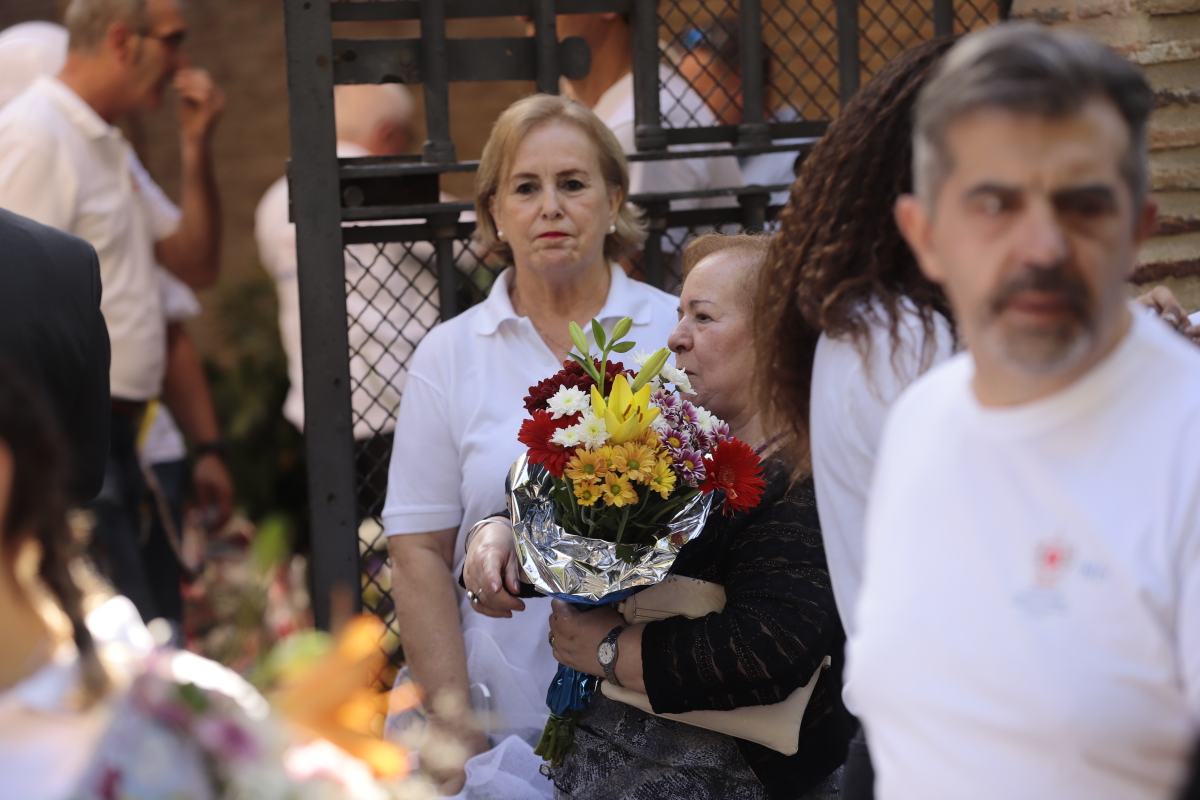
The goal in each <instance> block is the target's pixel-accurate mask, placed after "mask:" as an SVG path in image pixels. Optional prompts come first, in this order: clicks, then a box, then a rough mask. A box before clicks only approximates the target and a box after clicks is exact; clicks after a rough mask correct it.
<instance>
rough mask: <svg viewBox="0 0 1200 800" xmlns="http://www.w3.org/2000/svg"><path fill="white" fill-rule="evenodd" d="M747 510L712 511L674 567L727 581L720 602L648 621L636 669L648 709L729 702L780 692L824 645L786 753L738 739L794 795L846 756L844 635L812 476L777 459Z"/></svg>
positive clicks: (778, 792) (758, 770)
mask: <svg viewBox="0 0 1200 800" xmlns="http://www.w3.org/2000/svg"><path fill="white" fill-rule="evenodd" d="M765 468H766V470H765V477H766V479H767V486H766V489H765V491H764V493H763V497H762V501H761V502H760V503H759V506H758V507H757V508H756V509H755V510H754V511H752V512H749V513H745V514H737V515H734V516H732V517H725V516H722V515H721V514H720V512H714V514H713V516H712V517H710V520H709V523H708V525H707V526H706V527H705V529H704V532H703V533H702V534H701V535H700V537H699V538H698V539H696V540H695V541H694V542H692V543H691V544H689V545H688V546H687V547H685V548H684V549H683V551H682V552H681V553H680V554H679V557H678V558H677V559H676V561H675V566H674V568H673V570H672V572H674V573H676V574H679V575H684V576H687V577H692V578H699V579H702V580H707V581H712V582H714V583H719V584H722V585H723V586H724V587H725V593H726V605H725V609H724V611H722V612H720V613H714V614H709V615H708V616H705V617H702V618H700V619H686V618H683V617H672V618H670V619H665V620H661V621H658V622H652V623H650V624H648V625H647V626H646V629H645V633H644V634H643V636H642V672H643V678H644V680H645V683H646V693H647V695H648V696H649V698H650V703H651V705H652V706H653V707H654V710H655V711H657V712H659V713H664V712H667V713H678V712H684V711H694V710H697V709H730V708H737V707H739V706H747V705H765V704H769V703H777V702H780V701H782V700H783V699H785V698H786V697H787V696H788V695H790V694H791V693H792V692H793V691H795V690H796V689H797V688H799V687H800V686H801V685H803V684H804V683H805V682H806V681H807V680H808V679H809V678H810V677H811V676H812V674H813V672H814V671H815V670H816V669H817V667H818V666H819V665H820V663H821V661H822V660H823V659H824V657H825V656H826V655H829V656H831V658H832V660H833V666H832V667H831V668H830V669H828V670H826V671H825V672H823V673H822V675H821V678H820V680H819V681H818V683H817V687H816V690H815V691H814V693H813V696H812V699H811V700H810V702H809V705H808V708H807V710H806V711H805V716H804V722H803V725H802V727H801V730H800V742H799V746H800V749H799V751H798V752H797V753H796V754H795V755H794V756H784V755H781V754H780V753H777V752H775V751H773V750H769V749H767V748H764V747H761V746H759V745H756V744H753V743H750V742H745V741H742V740H738V745H739V748H740V750H741V752H742V755H743V756H744V757H745V759H746V761H747V763H748V764H749V765H750V766H751V768H752V769H753V770H754V772H755V774H756V775H758V777H759V779H760V780H762V782H763V784H764V786H765V787H766V788H767V790H768V792H769V793H770V795H771V796H772V797H796V796H798V795H800V794H803V793H804V791H805V790H806V789H807V787H809V786H811V785H813V784H815V783H816V782H818V781H819V780H821V779H822V778H823V777H824V776H825V775H827V774H829V773H830V772H831V771H833V770H834V769H836V768H837V766H838V765H839V764H841V763H842V761H843V760H844V759H845V754H846V745H847V743H848V742H849V739H850V736H851V735H852V733H853V731H854V726H855V723H854V721H853V718H851V717H850V716H849V714H848V713H847V712H846V710H845V708H844V707H843V706H842V702H841V691H842V666H843V654H842V650H843V644H844V640H845V634H844V633H843V631H842V625H841V622H840V620H839V618H838V614H837V609H836V607H835V606H834V600H833V590H832V588H831V586H830V581H829V570H828V568H827V566H826V563H825V551H824V547H823V546H822V542H821V530H820V523H819V521H818V518H817V504H816V496H815V493H814V491H813V485H812V481H811V480H805V481H802V482H799V483H796V484H794V485H790V484H789V478H788V469H787V467H786V465H784V464H783V463H781V462H779V461H775V460H769V461H767V462H766V464H765Z"/></svg>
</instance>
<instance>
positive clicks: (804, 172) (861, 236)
mask: <svg viewBox="0 0 1200 800" xmlns="http://www.w3.org/2000/svg"><path fill="white" fill-rule="evenodd" d="M952 44H953V41H952V40H941V41H934V42H929V43H926V44H921V45H918V46H916V47H914V48H912V49H910V50H908V51H906V52H904V53H902V54H900V55H899V56H897V57H896V58H895V59H893V60H892V61H890V62H889V63H888V64H887V65H886V66H885V67H884V68H883V69H882V70H880V71H879V73H878V74H877V75H875V76H874V77H873V78H872V79H871V80H870V81H868V82H867V83H866V84H865V85H864V86H863V87H862V88H861V89H860V90H859V92H858V93H857V94H856V95H855V96H854V98H853V99H852V100H851V101H850V102H849V103H847V104H846V107H845V108H844V109H843V110H842V113H841V114H840V115H838V118H837V119H836V120H834V121H833V122H832V123H831V124H830V126H829V130H828V131H827V132H826V134H825V136H824V137H822V138H821V140H820V141H819V142H818V143H817V144H816V146H815V147H814V148H813V150H812V153H811V154H810V157H809V158H807V159H806V160H805V161H804V164H803V166H802V167H801V170H800V176H799V178H798V180H797V181H796V184H795V186H794V187H793V188H792V195H791V201H790V202H789V204H788V206H787V207H786V208H784V210H783V212H782V213H781V215H780V227H779V233H778V235H777V236H776V237H775V238H774V241H773V245H772V250H771V255H770V257H769V258H768V259H767V264H766V266H765V267H764V269H763V271H762V273H761V275H760V280H759V283H758V308H759V313H758V315H757V317H756V329H755V335H756V336H757V337H758V341H759V342H761V343H762V346H761V347H760V348H759V350H758V360H759V367H758V376H759V379H760V381H761V384H762V386H761V389H760V391H759V397H760V400H761V402H762V404H763V406H764V407H765V408H764V413H765V415H766V416H767V417H768V418H769V419H772V420H773V421H774V423H773V424H774V425H776V426H778V428H779V429H781V430H783V431H784V432H785V436H786V439H785V441H786V442H787V444H788V449H789V450H791V451H793V452H794V453H796V454H797V457H798V458H800V459H802V460H805V459H808V458H811V469H812V475H813V480H814V481H815V484H816V493H817V501H818V502H817V508H818V510H819V512H820V517H821V534H822V536H823V538H824V543H825V556H826V558H827V559H828V562H829V575H830V578H831V580H832V583H833V592H834V596H835V597H836V598H837V606H838V612H839V614H840V615H841V619H842V624H843V626H844V627H845V629H846V632H847V635H850V634H851V633H852V632H853V630H854V621H855V614H854V606H855V601H856V599H857V596H858V588H859V582H860V579H861V574H862V558H863V556H862V550H863V548H862V538H863V533H862V528H863V517H864V515H865V514H866V506H867V494H868V488H869V486H870V483H871V473H872V471H873V469H874V466H875V456H876V452H877V449H878V446H879V436H880V433H881V431H882V429H883V421H884V419H885V417H886V415H887V411H888V408H889V407H890V406H891V404H892V402H893V401H894V400H895V398H896V397H897V395H899V394H900V392H901V391H902V390H903V389H904V388H905V387H906V386H908V384H909V383H911V382H912V381H913V380H915V379H916V378H917V377H918V376H920V375H921V374H922V373H923V372H924V371H925V370H927V369H929V368H930V367H931V366H933V365H934V364H937V363H939V362H941V361H944V360H945V359H947V358H949V357H950V356H951V355H952V354H953V353H954V349H955V336H954V327H953V320H952V318H951V316H950V310H949V305H948V303H947V302H946V298H945V296H944V295H943V294H942V291H941V289H939V288H938V286H937V285H936V284H934V283H932V282H931V281H930V280H929V279H928V278H926V277H925V276H924V275H922V274H921V270H920V268H919V267H918V266H917V262H916V259H915V258H914V257H913V255H912V251H911V250H909V248H908V245H907V244H906V243H905V241H904V239H903V237H902V236H901V235H900V230H899V228H897V227H896V224H895V221H894V218H893V211H892V209H893V207H894V205H895V203H896V200H897V199H898V198H899V197H900V196H901V195H903V194H905V193H907V192H910V191H911V190H912V168H911V162H912V159H911V157H910V156H911V152H912V145H911V142H912V110H913V106H914V105H915V104H916V97H917V92H918V91H919V90H920V88H921V86H922V85H924V83H925V81H926V79H927V78H928V77H929V75H930V73H931V72H932V71H933V69H934V67H935V66H936V64H937V62H938V59H939V58H940V57H941V55H942V54H943V53H945V52H946V50H948V49H949V48H950V46H951V45H952ZM864 186H870V187H872V191H870V192H863V191H862V187H864ZM850 710H851V711H853V710H854V709H853V707H851V708H850ZM872 782H873V778H872V775H871V764H870V759H869V756H868V753H867V749H866V742H865V740H864V739H863V736H862V734H861V732H860V733H859V735H858V736H857V737H855V740H854V741H853V742H852V743H851V745H850V751H849V755H848V756H847V759H846V769H845V775H844V781H843V785H842V793H843V795H844V796H846V797H848V798H852V799H853V800H869V798H870V797H871V786H872Z"/></svg>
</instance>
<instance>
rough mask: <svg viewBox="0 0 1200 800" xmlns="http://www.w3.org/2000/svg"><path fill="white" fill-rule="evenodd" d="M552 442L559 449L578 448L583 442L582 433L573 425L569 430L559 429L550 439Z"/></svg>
mask: <svg viewBox="0 0 1200 800" xmlns="http://www.w3.org/2000/svg"><path fill="white" fill-rule="evenodd" d="M550 441H552V442H554V443H555V444H556V445H558V446H559V447H578V446H579V443H580V442H581V441H583V437H582V435H581V431H580V430H579V426H578V425H571V426H570V427H567V428H559V429H558V430H556V431H555V432H554V435H553V436H551V437H550Z"/></svg>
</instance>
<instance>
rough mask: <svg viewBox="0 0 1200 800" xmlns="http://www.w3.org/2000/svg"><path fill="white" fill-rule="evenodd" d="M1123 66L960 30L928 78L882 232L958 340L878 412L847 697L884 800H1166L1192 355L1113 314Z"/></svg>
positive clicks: (1124, 190) (1194, 690) (1124, 140)
mask: <svg viewBox="0 0 1200 800" xmlns="http://www.w3.org/2000/svg"><path fill="white" fill-rule="evenodd" d="M1153 105H1154V102H1153V93H1152V91H1151V89H1150V87H1149V85H1148V84H1147V82H1146V80H1145V78H1144V77H1143V75H1142V74H1141V72H1140V71H1139V70H1138V69H1137V68H1136V67H1134V66H1132V65H1131V64H1129V63H1127V62H1125V61H1124V60H1122V59H1121V58H1120V57H1119V56H1117V55H1116V54H1115V53H1113V52H1112V51H1110V50H1108V49H1107V48H1105V47H1103V46H1102V45H1100V44H1098V43H1096V42H1094V41H1092V40H1090V39H1087V38H1085V37H1083V36H1081V35H1078V34H1072V33H1064V32H1055V31H1050V30H1046V29H1042V28H1038V27H1036V26H1034V25H1029V24H1025V25H1017V24H1001V25H998V26H995V27H993V28H989V29H987V30H986V31H983V32H979V33H974V34H970V35H969V36H967V37H965V38H964V39H963V40H962V41H961V42H959V43H958V44H957V45H956V46H955V47H954V48H953V49H952V50H951V51H950V52H949V53H948V54H947V55H946V57H945V58H944V59H943V61H942V63H941V64H940V66H939V68H938V71H937V73H936V74H935V75H934V77H933V78H932V79H931V80H930V81H929V82H928V83H927V84H926V85H925V87H924V88H923V89H922V91H921V94H920V98H919V100H918V104H917V111H916V117H915V130H914V135H913V175H914V193H913V194H911V195H905V196H904V197H902V198H900V200H899V201H898V202H897V205H896V220H897V222H898V224H899V226H900V229H901V231H902V232H903V234H904V236H905V238H906V240H907V241H908V242H909V244H910V245H911V246H912V248H913V251H914V252H915V253H916V256H917V259H918V261H919V263H920V266H921V269H922V271H923V272H924V274H925V275H926V276H927V277H928V278H930V279H931V280H933V281H935V282H937V283H938V284H939V285H940V286H942V287H943V289H944V290H945V292H946V296H947V297H948V298H949V300H950V303H951V306H952V308H953V310H954V315H955V319H956V321H957V324H958V329H959V331H960V332H961V334H962V338H963V341H964V342H966V344H967V348H968V352H966V353H963V354H961V355H958V356H956V357H954V358H953V359H951V360H950V361H948V362H947V363H945V364H943V365H941V366H939V367H937V368H936V369H935V370H933V371H931V372H930V373H928V374H927V375H926V376H925V377H923V378H922V379H920V380H919V381H918V382H916V383H915V384H913V385H912V386H911V387H910V388H909V389H908V390H907V391H906V392H905V393H904V394H903V395H902V396H901V397H900V399H899V400H898V401H897V402H896V404H895V406H894V407H893V409H892V411H891V414H890V416H889V418H888V421H887V423H886V426H885V429H884V433H883V438H882V444H881V446H880V451H879V458H878V463H877V467H876V472H875V480H874V484H873V487H872V490H871V500H870V504H869V508H868V512H867V521H866V550H865V553H866V560H865V567H864V572H863V584H862V589H861V591H860V593H859V598H858V603H857V616H856V625H855V627H854V630H853V632H852V634H851V640H850V646H849V658H848V670H849V681H848V685H847V696H848V701H849V703H850V705H851V707H852V708H853V709H854V710H855V711H856V712H857V713H858V714H859V715H860V718H861V719H862V721H863V723H864V725H865V727H866V731H867V739H868V742H869V745H870V748H871V755H872V759H873V761H874V764H875V767H876V774H877V777H878V780H877V783H876V792H877V794H878V795H879V796H880V797H881V798H884V800H891V798H910V797H973V798H981V800H987V798H993V797H995V798H1000V797H1003V798H1009V797H1088V798H1099V799H1103V798H1171V797H1173V796H1174V795H1175V793H1176V792H1177V791H1178V790H1179V788H1180V786H1181V784H1182V783H1183V781H1184V778H1185V769H1186V765H1187V760H1188V757H1189V755H1190V751H1191V745H1192V742H1193V740H1194V738H1195V736H1196V733H1197V729H1198V727H1200V460H1197V459H1196V457H1195V455H1196V454H1195V443H1196V442H1197V441H1200V352H1197V351H1196V349H1195V348H1193V347H1192V346H1191V345H1189V344H1188V343H1187V342H1186V340H1184V339H1183V338H1181V337H1179V336H1177V335H1175V334H1174V333H1173V332H1172V331H1171V330H1170V329H1169V328H1168V327H1166V326H1164V325H1163V324H1162V322H1161V321H1159V320H1158V319H1156V318H1154V317H1152V316H1151V315H1149V314H1146V313H1142V312H1139V311H1138V310H1137V308H1136V307H1134V306H1131V303H1130V301H1129V300H1128V298H1127V294H1126V280H1127V278H1128V276H1129V274H1130V272H1131V271H1132V269H1133V267H1134V263H1135V257H1136V253H1137V249H1138V246H1139V245H1140V244H1141V243H1142V242H1143V241H1144V240H1145V238H1146V237H1147V236H1148V235H1149V234H1150V232H1151V230H1152V228H1153V223H1154V210H1155V209H1154V204H1153V202H1152V201H1151V200H1149V199H1148V197H1147V183H1148V178H1147V173H1148V166H1147V156H1146V122H1147V118H1148V117H1149V114H1150V111H1151V109H1152V108H1153Z"/></svg>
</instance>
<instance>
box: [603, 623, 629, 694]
mask: <svg viewBox="0 0 1200 800" xmlns="http://www.w3.org/2000/svg"><path fill="white" fill-rule="evenodd" d="M625 627H626V626H625V625H624V624H621V625H617V626H616V627H615V628H613V629H612V630H611V631H609V632H608V635H607V636H605V637H604V640H603V641H601V643H600V644H601V645H605V644H610V645H612V654H613V657H612V659H611V660H609V661H608V662H604V661H601V662H600V666H602V667H604V679H605V680H606V681H609V682H611V683H612V684H613V685H615V686H620V685H621V682H620V681H619V680H617V659H618V658H620V656H621V652H620V650H619V649H618V647H617V640H618V639H619V638H621V631H623V630H625Z"/></svg>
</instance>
